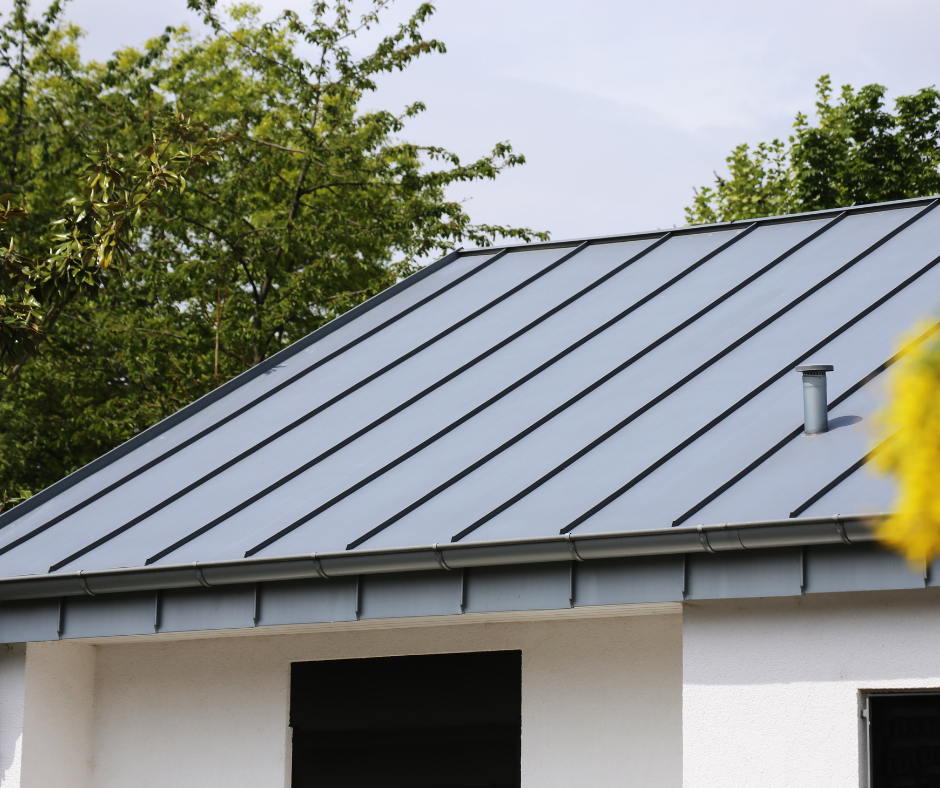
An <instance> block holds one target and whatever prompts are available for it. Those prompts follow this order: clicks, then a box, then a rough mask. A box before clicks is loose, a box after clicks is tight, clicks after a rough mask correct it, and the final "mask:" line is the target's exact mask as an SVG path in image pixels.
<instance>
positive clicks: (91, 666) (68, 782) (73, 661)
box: [21, 642, 97, 788]
mask: <svg viewBox="0 0 940 788" xmlns="http://www.w3.org/2000/svg"><path fill="white" fill-rule="evenodd" d="M96 650H97V649H96V647H95V646H90V645H86V644H84V643H76V642H66V643H60V642H51V643H29V644H27V646H26V670H25V673H24V676H25V693H24V712H23V767H22V778H21V786H22V787H23V788H40V787H42V788H58V786H63V787H64V786H68V788H89V786H90V785H91V770H92V766H93V763H92V760H93V747H92V741H93V709H94V680H95V652H96Z"/></svg>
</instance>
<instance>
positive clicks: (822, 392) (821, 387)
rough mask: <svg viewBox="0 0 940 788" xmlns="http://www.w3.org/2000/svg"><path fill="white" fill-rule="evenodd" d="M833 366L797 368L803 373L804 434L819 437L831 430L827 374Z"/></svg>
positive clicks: (818, 365) (817, 365)
mask: <svg viewBox="0 0 940 788" xmlns="http://www.w3.org/2000/svg"><path fill="white" fill-rule="evenodd" d="M832 370H833V367H832V365H831V364H811V365H809V366H805V367H797V368H796V371H797V372H802V373H803V432H804V433H806V434H807V435H818V434H819V433H821V432H827V431H828V430H829V399H828V397H827V395H826V373H827V372H832Z"/></svg>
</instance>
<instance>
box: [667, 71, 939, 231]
mask: <svg viewBox="0 0 940 788" xmlns="http://www.w3.org/2000/svg"><path fill="white" fill-rule="evenodd" d="M816 89H817V102H816V123H815V124H811V123H810V121H809V119H808V118H807V117H806V116H805V115H803V114H802V113H800V114H797V116H796V121H795V123H794V133H793V134H792V135H791V136H790V137H789V139H788V140H787V141H786V142H783V141H781V140H779V139H775V140H774V141H773V142H771V143H769V144H767V143H761V144H759V145H757V146H756V147H754V148H751V147H749V146H748V145H739V146H738V147H737V148H735V149H734V150H733V151H732V153H731V155H730V156H729V157H728V158H727V160H726V161H727V163H728V172H729V175H728V177H726V178H723V177H721V176H719V175H717V174H716V176H715V184H714V186H711V187H709V186H705V187H702V188H701V189H697V190H696V191H695V199H694V200H693V203H692V205H691V206H689V207H688V208H686V210H685V212H686V218H687V220H688V222H689V224H706V223H711V222H725V221H732V220H741V219H754V218H757V217H759V216H775V215H780V214H784V213H798V212H802V211H816V210H825V209H829V208H839V207H843V206H849V205H863V204H866V203H876V202H883V201H886V200H900V199H905V198H909V197H923V196H925V195H931V194H937V193H940V92H938V91H937V90H936V89H935V88H933V87H930V88H924V89H922V90H919V91H918V92H917V93H914V94H913V95H911V96H902V97H900V98H899V99H897V101H896V102H895V108H894V112H891V111H889V110H887V109H886V108H885V92H886V89H885V88H884V87H883V86H881V85H867V86H865V87H863V88H861V89H860V90H858V91H857V92H856V91H855V90H853V89H852V87H851V86H849V85H846V86H844V87H843V88H842V92H841V94H840V95H839V97H838V99H837V100H833V96H832V87H831V83H830V80H829V77H828V76H823V77H821V78H820V80H819V82H818V83H817V84H816Z"/></svg>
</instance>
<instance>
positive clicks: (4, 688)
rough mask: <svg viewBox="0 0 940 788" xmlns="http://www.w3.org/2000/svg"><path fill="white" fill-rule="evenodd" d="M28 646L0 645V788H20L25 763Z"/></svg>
mask: <svg viewBox="0 0 940 788" xmlns="http://www.w3.org/2000/svg"><path fill="white" fill-rule="evenodd" d="M25 691H26V646H25V645H24V644H22V643H18V644H15V645H0V788H18V786H19V784H20V771H21V769H22V763H23V700H24V693H25Z"/></svg>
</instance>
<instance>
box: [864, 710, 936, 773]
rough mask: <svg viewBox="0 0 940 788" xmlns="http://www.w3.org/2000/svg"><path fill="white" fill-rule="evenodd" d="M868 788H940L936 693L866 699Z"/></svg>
mask: <svg viewBox="0 0 940 788" xmlns="http://www.w3.org/2000/svg"><path fill="white" fill-rule="evenodd" d="M868 719H869V732H868V736H869V747H870V761H869V763H870V780H869V784H870V786H871V788H909V787H910V788H940V693H914V692H911V693H885V694H880V693H872V694H871V695H869V696H868Z"/></svg>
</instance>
